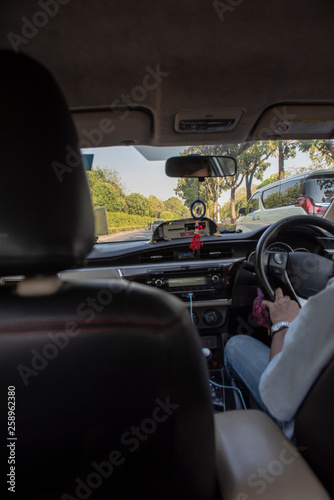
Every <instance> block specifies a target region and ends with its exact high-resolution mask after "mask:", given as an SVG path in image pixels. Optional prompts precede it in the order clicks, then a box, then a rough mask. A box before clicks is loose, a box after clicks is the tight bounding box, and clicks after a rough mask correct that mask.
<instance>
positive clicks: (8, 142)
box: [0, 52, 216, 500]
mask: <svg viewBox="0 0 334 500" xmlns="http://www.w3.org/2000/svg"><path fill="white" fill-rule="evenodd" d="M0 60H1V68H2V78H1V82H0V88H1V98H0V99H1V116H2V120H3V125H4V127H2V133H1V135H0V138H1V148H0V150H1V182H0V200H1V205H2V210H1V212H0V221H1V223H0V232H1V243H0V275H1V276H3V277H4V276H7V277H11V279H12V280H14V281H12V282H8V280H7V281H6V280H3V282H4V283H5V284H4V285H3V286H1V287H0V346H1V348H0V394H1V401H2V403H1V404H2V409H1V412H0V418H1V425H0V428H1V446H0V459H1V465H0V468H1V470H2V471H7V472H9V471H10V469H9V467H10V465H9V464H8V462H7V460H8V456H13V457H14V456H15V458H14V460H15V462H14V463H13V465H12V466H13V467H15V469H11V474H12V477H10V476H9V477H8V480H9V481H10V480H11V479H12V480H14V479H15V491H16V498H26V499H27V498H29V499H41V500H42V499H43V500H47V499H56V498H57V499H59V498H62V499H70V498H98V499H105V498H108V499H131V500H132V499H136V498H139V499H141V498H145V499H154V500H157V499H165V498H166V499H167V498H173V499H178V498H191V499H206V500H209V499H211V498H213V497H214V495H215V492H216V469H215V457H214V431H213V417H212V411H211V403H210V398H209V395H208V386H207V372H206V367H205V365H204V361H203V360H202V357H201V351H200V345H199V341H198V339H197V337H196V334H195V331H194V328H193V326H192V323H191V320H190V317H189V314H188V312H187V310H186V309H185V307H184V306H183V304H182V303H181V302H179V301H178V300H177V299H175V298H174V297H173V296H170V295H167V294H164V293H163V292H159V291H157V290H153V289H151V288H148V287H144V286H140V285H136V284H129V283H123V282H121V281H120V280H116V281H111V280H105V281H99V282H88V283H81V284H78V283H75V282H63V281H60V280H59V278H58V277H57V275H56V273H57V272H58V271H61V270H62V269H66V268H71V267H76V266H80V265H81V264H82V263H83V262H84V260H85V258H86V255H87V254H88V252H89V251H90V249H91V247H92V244H93V237H94V232H93V215H92V207H91V203H90V196H89V191H88V186H87V181H86V177H85V173H84V170H83V167H82V164H81V159H80V156H79V155H78V152H77V137H76V133H75V131H74V127H73V124H72V121H71V119H70V116H69V113H68V111H67V108H66V104H65V101H64V99H63V97H62V95H61V93H60V91H59V89H58V88H57V85H56V84H55V83H54V81H53V79H52V77H51V76H50V74H49V73H48V72H47V71H46V70H45V69H44V68H42V67H41V66H40V65H39V64H37V63H36V62H34V61H33V60H31V59H29V58H27V57H25V56H22V55H15V54H13V53H7V52H3V53H1V54H0ZM17 275H24V276H26V278H25V279H24V280H23V281H20V280H19V279H17V280H16V278H15V276H17ZM12 387H15V391H14V392H15V398H16V402H15V403H16V406H15V416H16V426H15V430H14V434H15V435H14V436H9V435H8V434H7V433H6V432H7V431H6V430H7V422H8V421H7V416H6V405H5V404H4V402H5V399H6V394H7V391H8V388H10V391H12ZM9 394H10V396H11V397H12V395H13V394H12V392H10V393H9ZM10 401H11V402H12V401H13V400H12V399H10ZM10 408H12V410H13V406H12V404H10ZM11 415H12V414H11ZM11 421H12V420H11ZM7 437H9V438H10V439H9V440H7ZM14 438H17V440H16V439H14ZM8 443H10V446H11V448H10V447H7V446H6V445H7V444H8ZM12 452H13V454H11V453H12ZM7 472H6V473H7ZM14 475H15V478H14ZM4 477H5V476H4V475H3V478H4ZM3 481H4V479H3ZM7 487H10V483H8V484H7V486H6V488H5V490H4V491H5V493H6V492H7ZM1 496H2V498H3V497H4V496H3V495H2V494H1Z"/></svg>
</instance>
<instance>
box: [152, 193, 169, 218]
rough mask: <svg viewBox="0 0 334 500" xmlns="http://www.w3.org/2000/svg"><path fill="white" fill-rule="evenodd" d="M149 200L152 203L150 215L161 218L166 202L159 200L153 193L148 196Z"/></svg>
mask: <svg viewBox="0 0 334 500" xmlns="http://www.w3.org/2000/svg"><path fill="white" fill-rule="evenodd" d="M148 202H149V205H150V216H151V217H154V219H158V218H160V214H161V212H163V211H164V209H165V208H164V202H163V201H162V200H159V198H157V197H156V196H154V195H153V194H151V195H150V196H149V197H148Z"/></svg>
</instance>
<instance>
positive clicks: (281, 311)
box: [262, 288, 299, 323]
mask: <svg viewBox="0 0 334 500" xmlns="http://www.w3.org/2000/svg"><path fill="white" fill-rule="evenodd" d="M262 304H263V305H264V306H265V307H267V308H268V309H269V313H270V319H271V321H272V323H277V322H278V321H289V322H290V323H291V321H293V320H294V319H295V318H296V317H297V316H298V313H299V305H298V304H297V302H296V301H295V300H291V299H290V297H289V296H288V295H283V292H282V289H281V288H276V290H275V302H270V301H269V300H264V301H263V302H262Z"/></svg>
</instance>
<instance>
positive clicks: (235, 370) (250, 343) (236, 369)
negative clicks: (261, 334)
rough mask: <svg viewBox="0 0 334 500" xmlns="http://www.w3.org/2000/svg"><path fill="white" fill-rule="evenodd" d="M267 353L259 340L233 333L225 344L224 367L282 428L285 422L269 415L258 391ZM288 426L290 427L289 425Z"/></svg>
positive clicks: (267, 360) (266, 349) (267, 361)
mask: <svg viewBox="0 0 334 500" xmlns="http://www.w3.org/2000/svg"><path fill="white" fill-rule="evenodd" d="M269 353H270V349H269V347H268V346H266V345H265V344H263V343H262V342H260V341H259V340H256V339H254V338H253V337H248V336H247V335H235V336H234V337H232V338H230V340H229V341H228V342H227V344H226V346H225V354H224V358H225V359H224V361H225V368H226V372H227V375H228V376H229V377H230V378H233V379H235V380H236V381H239V382H240V381H241V382H242V384H244V385H245V386H246V387H247V389H248V390H249V391H250V393H251V394H252V396H253V398H254V399H255V401H256V402H257V404H258V405H259V407H260V408H261V410H262V411H263V412H265V413H266V414H267V415H269V417H270V418H272V419H273V420H274V422H276V424H277V425H278V426H279V427H280V428H281V429H283V430H284V429H285V428H286V427H287V422H281V421H280V420H277V419H276V418H274V417H273V416H272V415H271V413H270V412H269V410H268V408H267V407H266V405H265V404H264V402H263V401H262V399H261V396H260V392H259V383H260V378H261V375H262V373H263V372H264V370H265V369H266V368H267V366H268V364H269ZM288 427H289V428H291V426H290V425H289V426H288ZM289 434H290V432H289Z"/></svg>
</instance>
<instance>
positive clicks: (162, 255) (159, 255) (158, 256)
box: [141, 250, 174, 264]
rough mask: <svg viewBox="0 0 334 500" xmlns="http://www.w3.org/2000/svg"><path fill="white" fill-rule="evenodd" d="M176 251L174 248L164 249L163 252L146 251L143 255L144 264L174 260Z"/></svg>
mask: <svg viewBox="0 0 334 500" xmlns="http://www.w3.org/2000/svg"><path fill="white" fill-rule="evenodd" d="M173 261H174V252H173V251H172V250H162V251H161V252H154V253H144V254H142V256H141V262H142V263H143V264H148V263H150V264H154V263H159V262H173Z"/></svg>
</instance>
